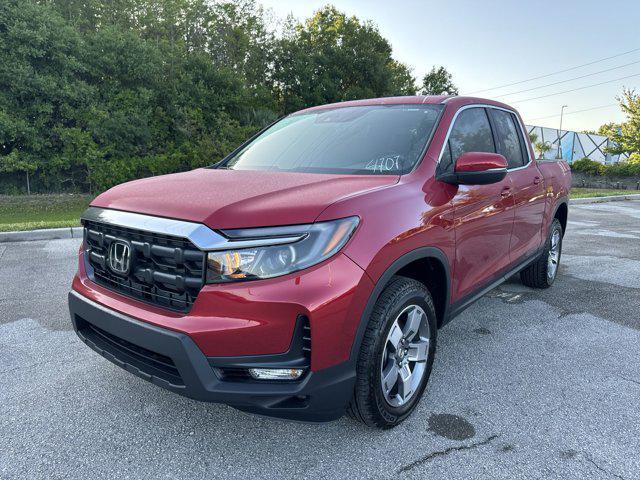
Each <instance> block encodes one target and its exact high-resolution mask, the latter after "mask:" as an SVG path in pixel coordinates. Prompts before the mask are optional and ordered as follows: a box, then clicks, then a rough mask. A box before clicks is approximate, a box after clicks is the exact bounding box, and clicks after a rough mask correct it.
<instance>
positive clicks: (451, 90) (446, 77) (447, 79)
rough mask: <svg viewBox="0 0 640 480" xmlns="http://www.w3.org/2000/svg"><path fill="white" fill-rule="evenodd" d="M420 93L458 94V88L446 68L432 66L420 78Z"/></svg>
mask: <svg viewBox="0 0 640 480" xmlns="http://www.w3.org/2000/svg"><path fill="white" fill-rule="evenodd" d="M422 95H458V88H457V87H456V86H455V85H454V84H453V77H452V75H451V74H450V73H449V72H448V71H447V69H446V68H444V67H438V68H436V67H435V66H434V67H432V68H431V70H430V71H429V73H427V74H426V75H425V76H424V77H423V78H422Z"/></svg>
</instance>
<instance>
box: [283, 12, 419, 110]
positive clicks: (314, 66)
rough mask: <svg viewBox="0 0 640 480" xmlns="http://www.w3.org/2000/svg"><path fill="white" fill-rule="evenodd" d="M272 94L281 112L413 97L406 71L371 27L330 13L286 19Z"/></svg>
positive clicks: (378, 33)
mask: <svg viewBox="0 0 640 480" xmlns="http://www.w3.org/2000/svg"><path fill="white" fill-rule="evenodd" d="M274 67H275V70H274V80H275V89H276V94H277V96H278V99H279V102H280V105H281V108H282V111H283V112H291V111H294V110H298V109H300V108H304V107H308V106H312V105H319V104H323V103H330V102H339V101H344V100H355V99H360V98H369V97H381V96H389V95H402V94H407V93H415V86H414V83H415V80H414V79H413V77H412V76H411V74H410V71H409V69H408V68H407V67H406V66H404V65H402V64H400V63H399V62H397V61H396V60H394V59H393V57H392V50H391V45H390V44H389V42H388V41H387V40H386V39H385V38H383V37H382V35H380V32H379V31H378V28H377V27H376V26H375V25H374V24H372V23H371V22H361V21H360V20H358V19H357V18H356V17H348V16H347V15H345V14H344V13H342V12H340V11H338V10H337V9H336V8H335V7H332V6H327V7H324V8H322V9H321V10H319V11H317V12H316V13H315V14H314V15H313V16H312V17H311V18H309V19H308V20H306V21H305V22H304V23H298V22H296V21H294V20H293V19H289V20H288V23H287V25H286V27H285V32H284V35H283V37H282V38H281V39H280V40H279V41H278V42H277V46H276V55H275V64H274Z"/></svg>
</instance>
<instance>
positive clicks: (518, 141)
mask: <svg viewBox="0 0 640 480" xmlns="http://www.w3.org/2000/svg"><path fill="white" fill-rule="evenodd" d="M490 111H491V118H492V120H493V124H494V126H495V129H496V135H497V138H498V153H499V154H500V155H502V156H504V158H506V159H507V163H508V165H509V168H518V167H522V166H523V165H525V164H526V163H527V162H526V161H525V156H524V148H523V144H522V137H521V135H519V134H518V126H517V123H516V120H515V118H514V115H513V114H512V113H509V112H506V111H504V110H496V109H495V108H492V109H490Z"/></svg>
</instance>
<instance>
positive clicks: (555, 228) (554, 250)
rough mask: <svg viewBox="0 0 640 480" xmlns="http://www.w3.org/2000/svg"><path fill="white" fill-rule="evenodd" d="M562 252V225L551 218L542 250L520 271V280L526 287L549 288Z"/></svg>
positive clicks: (555, 274)
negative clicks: (538, 255)
mask: <svg viewBox="0 0 640 480" xmlns="http://www.w3.org/2000/svg"><path fill="white" fill-rule="evenodd" d="M561 254H562V225H561V224H560V221H559V220H558V219H557V218H554V219H553V223H552V224H551V228H550V229H549V237H548V238H547V242H546V244H545V248H544V251H543V252H542V254H541V255H540V257H538V258H537V259H536V260H535V261H534V262H533V263H532V264H531V265H529V266H528V267H527V268H525V269H524V270H522V271H521V272H520V280H521V281H522V283H524V284H525V285H526V286H528V287H533V288H549V287H550V286H551V285H553V282H554V281H555V279H556V276H557V275H558V266H559V265H560V255H561Z"/></svg>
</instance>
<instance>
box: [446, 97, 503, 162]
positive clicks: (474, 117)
mask: <svg viewBox="0 0 640 480" xmlns="http://www.w3.org/2000/svg"><path fill="white" fill-rule="evenodd" d="M449 149H450V155H443V157H442V160H441V162H443V163H442V168H444V169H447V168H449V167H450V166H451V165H447V164H446V163H444V162H446V161H447V160H448V161H449V162H450V163H452V162H455V161H456V160H457V159H458V157H459V156H460V155H462V154H463V153H466V152H495V151H496V149H495V146H494V144H493V136H492V135H491V126H490V125H489V118H488V117H487V114H486V112H485V110H484V108H469V109H467V110H463V111H462V112H460V115H458V118H457V119H456V123H455V124H454V125H453V129H452V130H451V135H450V136H449ZM445 151H446V149H445Z"/></svg>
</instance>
